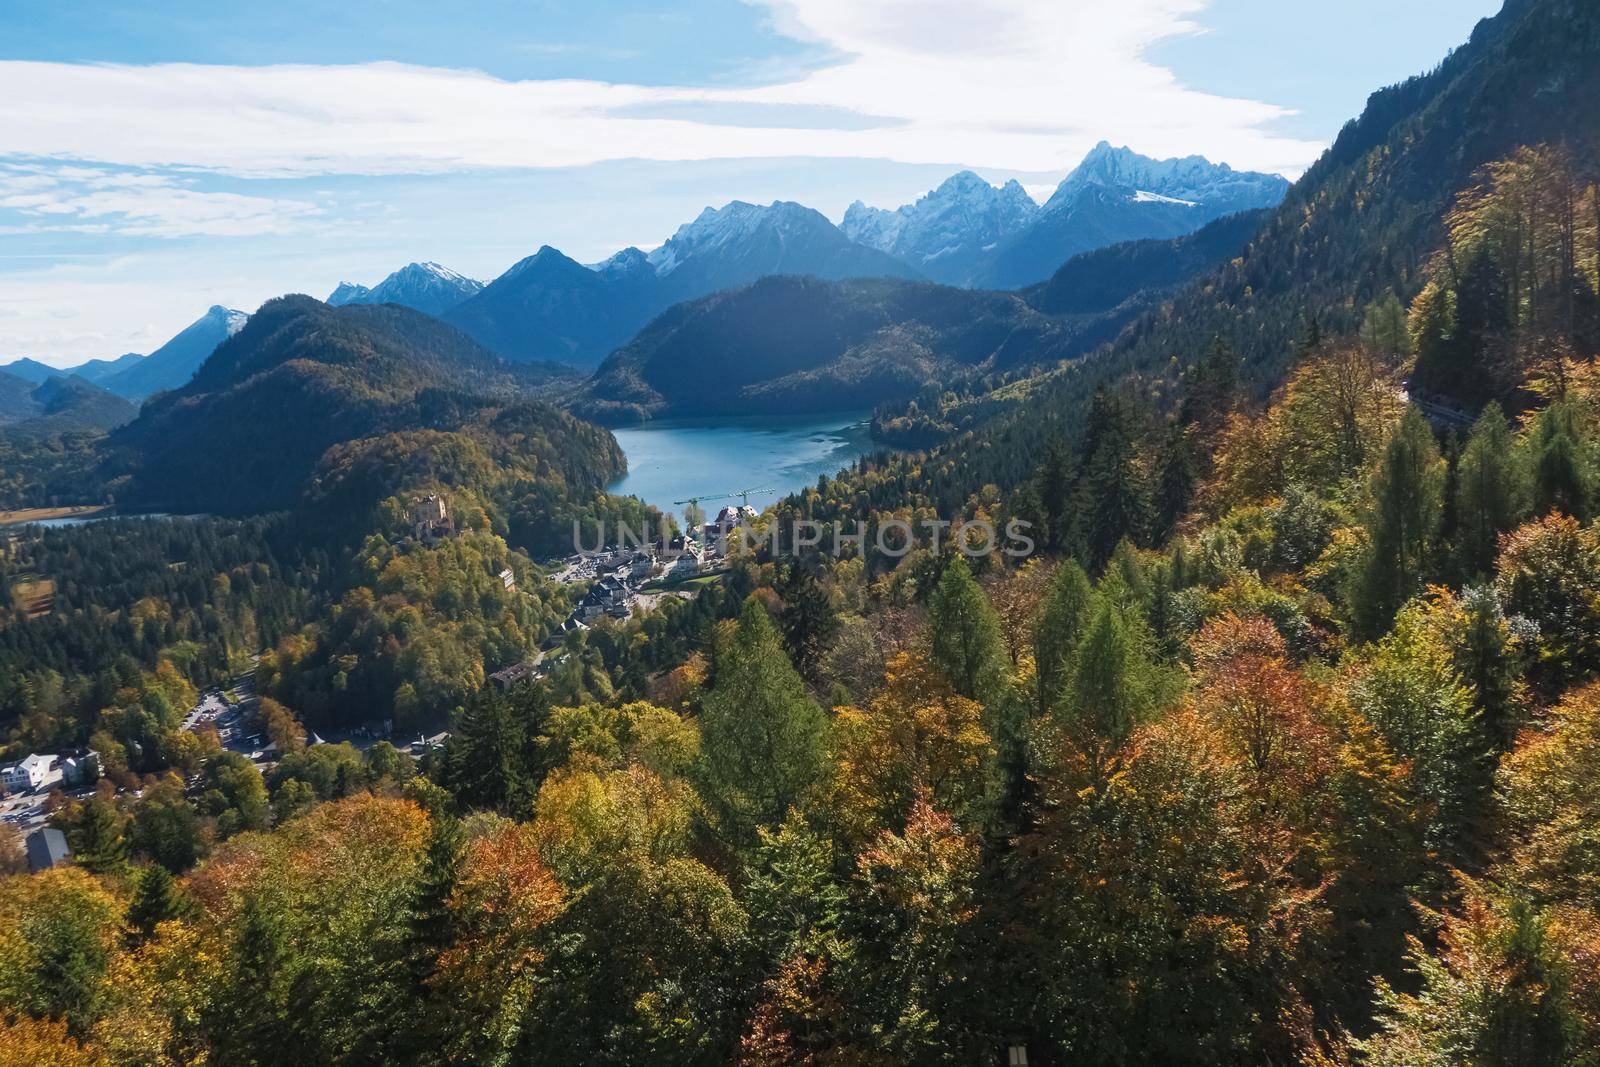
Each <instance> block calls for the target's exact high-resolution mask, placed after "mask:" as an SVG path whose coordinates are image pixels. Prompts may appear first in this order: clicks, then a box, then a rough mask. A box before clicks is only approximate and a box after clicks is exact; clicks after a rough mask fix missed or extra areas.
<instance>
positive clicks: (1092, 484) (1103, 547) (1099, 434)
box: [1073, 392, 1149, 571]
mask: <svg viewBox="0 0 1600 1067" xmlns="http://www.w3.org/2000/svg"><path fill="white" fill-rule="evenodd" d="M1073 520H1074V527H1075V532H1074V547H1075V548H1076V550H1077V551H1078V552H1079V553H1080V554H1081V555H1082V557H1083V560H1084V563H1085V564H1086V565H1087V566H1088V567H1089V569H1090V570H1092V571H1098V570H1099V569H1100V568H1101V567H1102V566H1103V565H1104V564H1105V562H1106V560H1108V559H1110V558H1111V553H1112V552H1113V551H1115V550H1116V547H1117V544H1118V542H1120V541H1122V540H1123V539H1124V538H1130V539H1132V540H1135V541H1139V540H1142V539H1143V537H1144V535H1145V533H1146V532H1147V527H1148V526H1149V501H1148V499H1147V496H1146V487H1145V483H1144V478H1143V472H1142V471H1141V470H1140V468H1139V457H1138V448H1137V446H1136V442H1135V436H1134V426H1133V419H1132V416H1131V414H1130V413H1129V412H1128V410H1127V406H1126V405H1125V404H1124V403H1123V401H1122V400H1121V399H1120V398H1119V397H1117V396H1116V395H1115V394H1112V393H1106V392H1100V393H1096V394H1095V398H1094V401H1093V403H1092V404H1091V405H1090V408H1089V418H1088V422H1087V425H1086V427H1085V429H1084V440H1083V467H1082V470H1081V471H1080V473H1079V478H1078V485H1077V489H1076V492H1075V494H1074V497H1073Z"/></svg>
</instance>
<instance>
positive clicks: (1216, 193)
mask: <svg viewBox="0 0 1600 1067" xmlns="http://www.w3.org/2000/svg"><path fill="white" fill-rule="evenodd" d="M1091 188H1101V189H1111V190H1116V191H1119V192H1122V193H1124V194H1125V195H1127V196H1129V197H1132V198H1135V199H1136V200H1138V199H1139V198H1140V195H1141V194H1143V199H1142V200H1140V202H1143V203H1157V202H1164V203H1172V202H1175V203H1181V204H1188V205H1194V206H1205V207H1207V208H1208V209H1211V210H1209V211H1208V214H1209V215H1210V216H1211V217H1216V216H1217V215H1221V214H1228V213H1230V212H1233V211H1243V210H1247V209H1249V208H1255V207H1264V206H1266V205H1268V204H1275V203H1277V202H1278V201H1279V200H1281V199H1283V194H1284V193H1285V192H1287V191H1288V188H1289V182H1288V180H1287V179H1285V178H1284V177H1283V176H1281V175H1278V174H1259V173H1255V172H1253V171H1236V170H1234V169H1233V168H1232V167H1230V166H1228V164H1226V163H1213V162H1211V161H1210V160H1209V159H1206V158H1205V157H1204V156H1183V157H1180V158H1174V159H1152V158H1151V157H1149V156H1144V155H1140V154H1139V153H1138V152H1135V151H1134V150H1133V149H1131V148H1129V147H1127V146H1126V145H1124V146H1122V147H1120V148H1118V147H1113V146H1112V144H1111V143H1110V142H1109V141H1101V142H1100V143H1099V144H1097V145H1095V146H1094V148H1092V149H1090V150H1089V154H1088V155H1086V156H1084V157H1083V162H1082V163H1079V164H1078V166H1077V167H1076V168H1074V169H1073V171H1072V173H1071V174H1068V175H1067V176H1066V178H1065V179H1063V180H1062V182H1061V184H1060V185H1058V186H1057V187H1056V191H1055V193H1054V194H1053V195H1052V196H1051V197H1050V199H1049V200H1048V201H1047V202H1046V203H1045V206H1044V209H1045V210H1046V211H1057V210H1062V209H1063V208H1065V207H1068V206H1070V205H1071V204H1073V203H1074V202H1075V201H1076V200H1077V199H1078V197H1079V195H1080V194H1082V193H1083V192H1084V191H1085V190H1087V189H1091Z"/></svg>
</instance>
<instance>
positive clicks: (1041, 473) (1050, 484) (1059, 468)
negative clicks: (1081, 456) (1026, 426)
mask: <svg viewBox="0 0 1600 1067" xmlns="http://www.w3.org/2000/svg"><path fill="white" fill-rule="evenodd" d="M1036 477H1037V481H1038V483H1039V504H1040V507H1041V508H1042V509H1043V511H1044V520H1045V529H1044V530H1042V531H1040V537H1039V540H1040V543H1041V544H1044V545H1048V546H1049V547H1050V549H1051V551H1054V552H1063V551H1065V550H1066V547H1067V538H1068V534H1069V531H1070V529H1071V525H1072V516H1071V511H1070V508H1071V507H1072V477H1073V476H1072V460H1071V458H1070V455H1069V454H1068V451H1067V446H1066V445H1065V444H1063V443H1062V441H1061V437H1060V435H1059V434H1051V436H1050V438H1049V440H1047V441H1046V442H1045V446H1044V458H1043V459H1042V460H1041V461H1040V463H1039V470H1038V474H1037V476H1036Z"/></svg>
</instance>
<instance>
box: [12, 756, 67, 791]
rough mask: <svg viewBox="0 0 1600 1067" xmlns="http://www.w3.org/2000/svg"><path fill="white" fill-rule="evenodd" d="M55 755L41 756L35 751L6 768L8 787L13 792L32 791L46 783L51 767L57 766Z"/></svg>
mask: <svg viewBox="0 0 1600 1067" xmlns="http://www.w3.org/2000/svg"><path fill="white" fill-rule="evenodd" d="M55 762H56V758H55V757H54V756H41V755H40V754H39V753H37V752H35V753H33V754H32V755H31V756H28V757H27V758H25V759H23V760H22V761H21V762H20V763H14V764H12V765H11V766H9V767H6V768H4V770H3V771H0V773H3V774H4V775H5V784H6V788H7V789H9V790H11V791H12V792H13V793H31V792H33V791H34V790H35V789H38V788H39V787H40V786H41V785H43V784H44V780H45V776H46V775H48V774H49V773H50V768H51V767H53V766H55Z"/></svg>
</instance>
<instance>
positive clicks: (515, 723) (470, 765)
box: [446, 689, 537, 814]
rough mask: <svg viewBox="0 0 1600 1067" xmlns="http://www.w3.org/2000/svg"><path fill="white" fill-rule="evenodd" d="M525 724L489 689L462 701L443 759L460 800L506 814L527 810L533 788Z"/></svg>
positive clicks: (450, 781) (505, 702)
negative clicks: (453, 731) (454, 729)
mask: <svg viewBox="0 0 1600 1067" xmlns="http://www.w3.org/2000/svg"><path fill="white" fill-rule="evenodd" d="M529 725H530V724H528V723H527V722H525V720H524V717H523V716H521V715H519V714H517V712H516V710H515V709H513V708H512V706H511V703H510V702H509V701H508V700H506V698H505V697H503V696H501V695H499V694H498V693H495V692H493V691H492V690H487V689H486V690H482V691H480V692H479V693H477V694H474V695H473V696H472V698H471V699H469V700H468V701H467V705H466V707H465V708H463V709H462V711H461V715H460V719H459V721H458V722H457V724H456V731H455V733H454V734H453V735H452V736H451V738H450V749H449V752H448V755H447V759H446V765H447V768H448V779H449V784H450V786H451V789H452V790H453V791H454V792H455V794H456V798H457V799H458V800H459V801H460V802H461V803H462V804H465V805H468V806H470V807H479V808H492V809H494V810H497V811H501V812H506V813H511V814H520V813H522V812H525V811H527V810H528V806H529V805H530V804H531V803H532V801H533V792H534V788H535V783H534V781H533V775H532V767H531V765H530V761H529V749H530V744H531V739H530V737H529V736H528V727H529ZM532 725H533V726H534V727H535V728H537V724H536V723H535V724H532Z"/></svg>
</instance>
